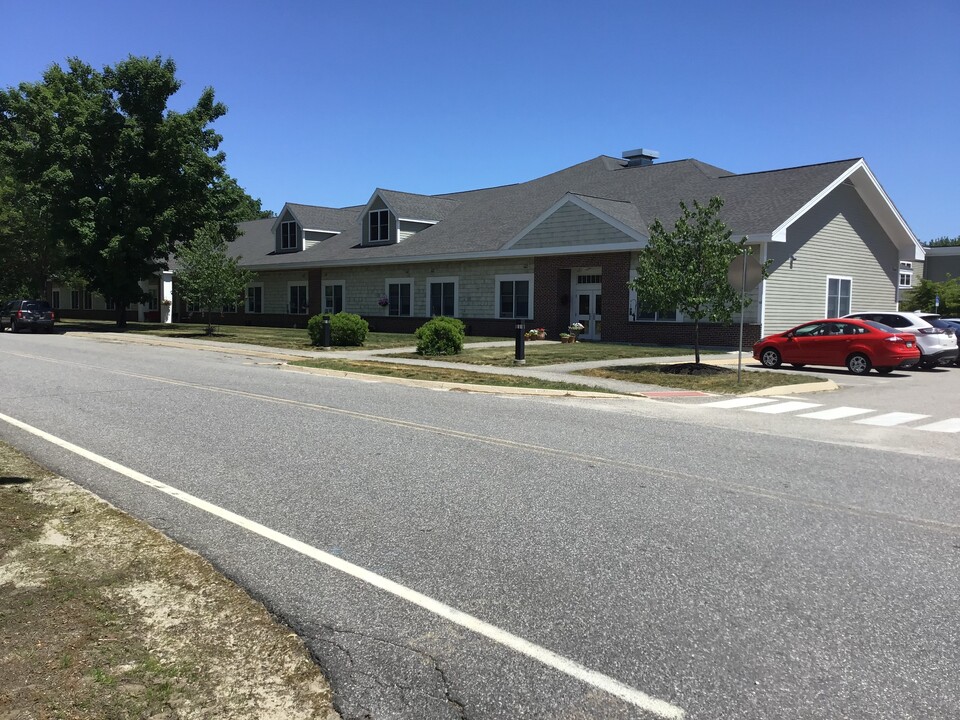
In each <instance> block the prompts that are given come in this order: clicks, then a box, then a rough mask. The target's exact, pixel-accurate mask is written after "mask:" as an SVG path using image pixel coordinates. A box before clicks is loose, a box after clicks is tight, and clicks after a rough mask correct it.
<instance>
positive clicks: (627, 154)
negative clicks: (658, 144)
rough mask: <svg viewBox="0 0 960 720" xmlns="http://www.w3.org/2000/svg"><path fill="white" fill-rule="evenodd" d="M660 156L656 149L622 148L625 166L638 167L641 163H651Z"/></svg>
mask: <svg viewBox="0 0 960 720" xmlns="http://www.w3.org/2000/svg"><path fill="white" fill-rule="evenodd" d="M658 157H660V152H659V151H658V150H647V149H646V148H640V149H638V150H624V151H623V159H624V160H626V161H627V167H640V166H643V165H653V161H654V160H656V159H657V158H658Z"/></svg>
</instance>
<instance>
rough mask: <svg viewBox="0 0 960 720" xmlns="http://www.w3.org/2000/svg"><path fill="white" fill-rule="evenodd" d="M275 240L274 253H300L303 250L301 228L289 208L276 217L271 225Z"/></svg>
mask: <svg viewBox="0 0 960 720" xmlns="http://www.w3.org/2000/svg"><path fill="white" fill-rule="evenodd" d="M273 234H274V239H275V247H274V251H275V252H277V253H291V252H300V251H301V250H303V226H302V225H300V223H299V222H298V221H297V218H296V216H295V215H294V214H293V213H292V212H291V211H290V209H289V208H286V207H285V208H284V209H283V212H281V213H280V215H278V216H277V220H276V222H274V223H273Z"/></svg>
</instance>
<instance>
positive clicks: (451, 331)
mask: <svg viewBox="0 0 960 720" xmlns="http://www.w3.org/2000/svg"><path fill="white" fill-rule="evenodd" d="M414 335H415V336H416V338H417V352H418V353H420V354H421V355H457V354H459V353H460V352H462V351H463V338H464V335H465V333H464V325H463V323H462V322H460V321H459V320H457V319H456V318H448V317H435V318H433V319H432V320H428V321H427V322H425V323H424V324H423V325H421V326H420V327H418V328H417V330H416V332H415V333H414Z"/></svg>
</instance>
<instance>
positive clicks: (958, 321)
mask: <svg viewBox="0 0 960 720" xmlns="http://www.w3.org/2000/svg"><path fill="white" fill-rule="evenodd" d="M940 322H942V323H946V324H947V325H949V326H950V327H951V328H953V332H954V333H956V335H957V344H958V345H960V318H945V317H942V318H940ZM954 364H955V365H957V366H960V355H958V356H957V359H956V360H954Z"/></svg>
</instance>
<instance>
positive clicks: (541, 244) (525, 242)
mask: <svg viewBox="0 0 960 720" xmlns="http://www.w3.org/2000/svg"><path fill="white" fill-rule="evenodd" d="M632 239H633V238H631V237H630V236H629V235H627V234H626V233H624V232H622V231H620V230H618V229H617V228H615V227H613V226H612V225H610V224H609V223H606V222H604V221H603V220H601V219H600V218H598V217H597V216H596V215H592V214H591V213H589V212H587V211H586V210H584V209H583V208H582V207H580V206H578V205H576V204H574V203H572V202H568V203H566V204H564V205H563V206H561V207H559V208H558V209H557V211H556V212H554V213H553V214H552V215H551V216H550V217H548V218H546V219H545V220H544V221H543V222H542V223H540V224H539V225H538V226H537V227H536V228H534V229H533V230H531V231H530V232H529V233H528V234H527V235H525V236H524V237H523V238H522V239H521V240H520V241H519V242H518V243H516V244H515V245H514V246H513V248H514V249H520V250H523V249H534V248H546V247H549V248H564V247H582V246H584V245H602V244H605V243H617V242H625V241H630V240H632Z"/></svg>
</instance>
